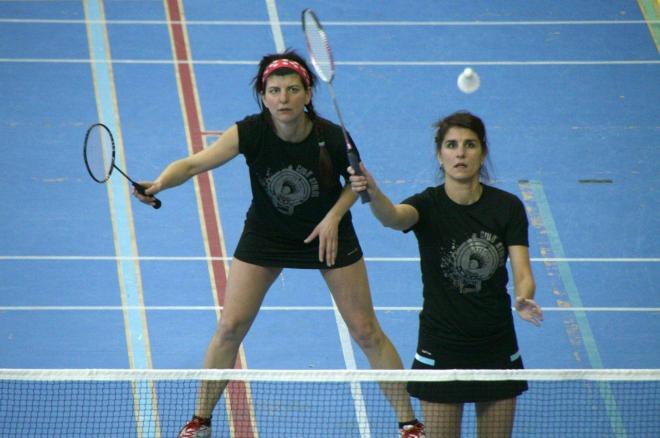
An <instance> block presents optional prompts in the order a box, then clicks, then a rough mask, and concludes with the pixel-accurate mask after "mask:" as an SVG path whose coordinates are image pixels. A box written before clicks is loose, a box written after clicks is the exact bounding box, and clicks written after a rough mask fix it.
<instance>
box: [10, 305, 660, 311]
mask: <svg viewBox="0 0 660 438" xmlns="http://www.w3.org/2000/svg"><path fill="white" fill-rule="evenodd" d="M127 308H128V309H129V310H144V311H221V310H222V306H178V305H171V306H158V305H151V306H128V307H127ZM373 308H374V310H375V311H377V312H419V311H421V310H422V307H421V306H374V307H373ZM123 309H124V307H123V306H103V305H99V306H87V305H81V306H61V305H54V306H0V312H24V311H30V312H41V311H56V312H60V311H94V312H97V311H121V310H123ZM260 310H264V311H267V312H268V311H287V312H294V311H300V312H309V311H321V312H329V311H334V310H335V308H334V307H332V306H262V307H261V309H260ZM511 310H512V311H515V308H514V307H512V308H511ZM543 312H601V313H608V312H612V313H614V312H630V313H656V312H660V307H629V306H627V307H604V306H600V307H569V306H557V307H545V306H544V307H543Z"/></svg>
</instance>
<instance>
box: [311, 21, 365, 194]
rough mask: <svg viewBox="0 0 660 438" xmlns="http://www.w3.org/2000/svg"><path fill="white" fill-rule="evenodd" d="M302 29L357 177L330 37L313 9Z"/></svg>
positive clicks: (354, 152) (353, 151)
mask: <svg viewBox="0 0 660 438" xmlns="http://www.w3.org/2000/svg"><path fill="white" fill-rule="evenodd" d="M302 28H303V33H304V34H305V43H306V45H307V53H308V54H309V58H310V60H311V61H312V65H313V66H314V70H315V71H316V73H317V75H318V76H319V78H321V80H322V81H323V82H325V83H326V84H327V85H328V90H330V97H331V98H332V105H333V106H334V107H335V112H336V113H337V118H338V119H339V125H340V126H341V131H342V133H343V134H344V142H345V143H346V154H347V155H348V163H349V164H350V165H351V167H352V168H353V170H354V171H355V174H356V175H362V171H361V170H360V160H359V159H358V155H357V152H356V151H355V148H354V147H353V145H352V144H351V141H350V140H349V138H348V134H347V133H346V126H345V125H344V118H343V117H342V116H341V111H339V105H338V104H337V96H336V95H335V89H334V87H333V86H332V80H333V79H334V77H335V72H336V69H335V61H334V58H333V56H332V49H331V48H330V42H329V41H328V35H327V34H326V32H325V30H324V29H323V26H322V25H321V21H320V20H319V19H318V17H317V16H316V14H315V13H314V11H313V10H311V9H305V10H304V11H303V12H302ZM360 198H361V199H362V203H363V204H364V203H366V202H369V201H370V200H371V197H370V196H369V193H367V192H366V191H364V192H360Z"/></svg>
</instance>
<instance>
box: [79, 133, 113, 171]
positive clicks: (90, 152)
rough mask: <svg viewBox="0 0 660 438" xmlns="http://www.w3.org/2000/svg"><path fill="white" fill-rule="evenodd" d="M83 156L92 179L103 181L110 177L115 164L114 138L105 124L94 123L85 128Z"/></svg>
mask: <svg viewBox="0 0 660 438" xmlns="http://www.w3.org/2000/svg"><path fill="white" fill-rule="evenodd" d="M83 158H84V159H85V167H86V168H87V172H89V176H91V177H92V179H93V180H94V181H96V182H98V183H104V182H106V181H107V180H108V178H110V175H111V174H112V169H113V168H114V164H115V140H114V138H113V137H112V132H110V129H109V128H108V127H107V126H105V125H104V124H102V123H95V124H93V125H91V126H90V127H89V128H87V132H86V133H85V142H84V144H83Z"/></svg>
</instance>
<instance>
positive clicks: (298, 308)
mask: <svg viewBox="0 0 660 438" xmlns="http://www.w3.org/2000/svg"><path fill="white" fill-rule="evenodd" d="M125 309H127V310H144V311H204V312H206V311H216V310H222V307H216V306H0V312H46V311H58V312H59V311H94V312H99V311H123V310H125ZM260 310H264V311H276V312H278V311H285V312H295V311H298V312H309V311H315V312H319V311H320V312H330V311H335V310H336V309H335V308H334V307H333V306H262V307H261V309H260ZM374 310H376V311H378V312H419V311H420V310H422V308H421V307H416V306H375V307H374ZM511 310H514V309H513V308H511ZM543 311H544V312H632V313H653V312H660V307H543ZM339 318H340V319H341V316H339ZM338 322H339V321H338ZM341 322H342V324H343V320H342V321H341ZM346 333H348V332H346ZM347 339H349V341H350V338H347ZM349 357H350V356H349ZM353 360H354V359H353Z"/></svg>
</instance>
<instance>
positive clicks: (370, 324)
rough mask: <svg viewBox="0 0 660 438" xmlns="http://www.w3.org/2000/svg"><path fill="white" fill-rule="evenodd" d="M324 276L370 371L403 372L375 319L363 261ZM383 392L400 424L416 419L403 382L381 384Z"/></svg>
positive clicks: (397, 355) (394, 351)
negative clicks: (394, 370)
mask: <svg viewBox="0 0 660 438" xmlns="http://www.w3.org/2000/svg"><path fill="white" fill-rule="evenodd" d="M322 273H323V278H324V279H325V281H326V283H327V284H328V287H329V288H330V291H331V292H332V296H333V298H334V300H335V303H336V304H337V308H338V309H339V313H340V314H341V316H342V318H343V319H344V321H345V322H346V325H347V326H348V330H349V332H350V333H351V336H352V337H353V339H355V342H357V344H358V345H359V346H360V348H361V349H362V351H363V352H364V354H365V355H366V356H367V359H368V360H369V364H370V365H371V368H373V369H403V364H402V363H401V358H400V357H399V354H398V353H397V351H396V350H395V348H394V346H393V345H392V343H391V342H390V340H389V339H388V337H387V336H386V335H385V333H383V330H382V329H381V327H380V324H379V323H378V319H377V318H376V314H375V312H374V309H373V303H372V301H371V292H370V290H369V281H368V279H367V270H366V267H365V265H364V260H363V259H360V260H359V261H357V262H355V263H353V264H352V265H350V266H345V267H343V268H336V269H327V270H323V271H322ZM381 389H382V391H383V393H384V394H385V397H387V399H388V400H389V401H390V404H391V405H392V407H393V408H394V410H395V411H396V414H397V417H398V420H399V421H400V422H404V421H410V420H412V419H414V418H415V413H414V412H413V409H412V404H411V402H410V396H409V395H408V392H407V391H406V384H405V383H404V382H401V383H387V384H381Z"/></svg>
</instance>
